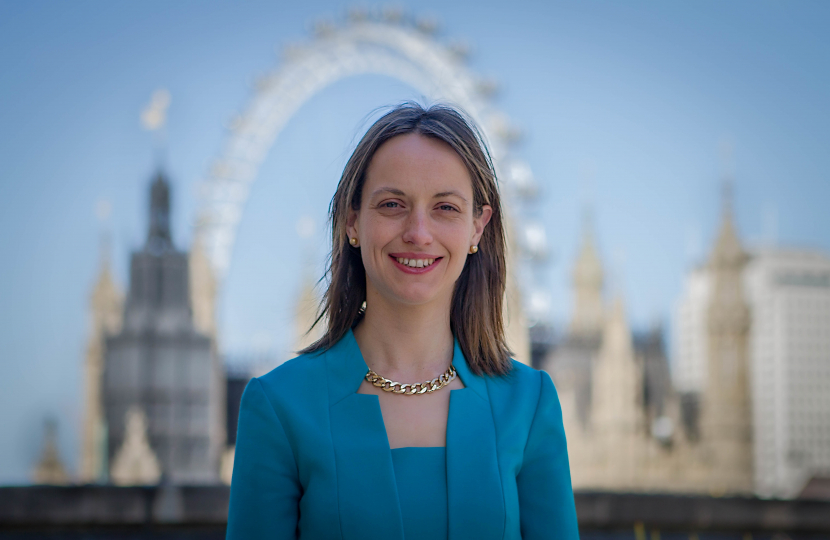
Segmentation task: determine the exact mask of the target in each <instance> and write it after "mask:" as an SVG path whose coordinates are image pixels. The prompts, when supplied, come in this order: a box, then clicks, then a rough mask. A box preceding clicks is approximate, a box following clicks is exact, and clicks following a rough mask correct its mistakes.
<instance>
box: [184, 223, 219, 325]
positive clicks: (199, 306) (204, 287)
mask: <svg viewBox="0 0 830 540" xmlns="http://www.w3.org/2000/svg"><path fill="white" fill-rule="evenodd" d="M189 262H190V264H189V265H188V269H189V272H190V298H191V301H192V303H193V325H194V326H195V327H196V329H197V330H198V331H199V332H202V333H203V334H207V335H209V336H211V337H212V338H213V339H214V342H215V341H216V337H217V335H216V289H217V284H216V278H215V277H214V273H213V268H212V266H211V264H210V260H209V259H208V257H207V254H206V253H205V250H204V246H203V245H202V239H201V238H198V237H197V238H196V240H195V241H194V242H193V247H192V248H191V250H190V261H189Z"/></svg>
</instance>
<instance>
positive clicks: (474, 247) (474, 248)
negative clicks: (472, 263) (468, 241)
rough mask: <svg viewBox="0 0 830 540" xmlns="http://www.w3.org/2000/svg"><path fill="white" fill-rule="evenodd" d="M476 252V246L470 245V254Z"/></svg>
mask: <svg viewBox="0 0 830 540" xmlns="http://www.w3.org/2000/svg"><path fill="white" fill-rule="evenodd" d="M473 253H478V246H470V255H472V254H473Z"/></svg>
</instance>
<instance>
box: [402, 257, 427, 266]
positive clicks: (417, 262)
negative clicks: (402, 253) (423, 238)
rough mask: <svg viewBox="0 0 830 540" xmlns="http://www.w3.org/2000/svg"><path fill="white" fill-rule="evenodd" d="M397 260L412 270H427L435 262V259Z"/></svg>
mask: <svg viewBox="0 0 830 540" xmlns="http://www.w3.org/2000/svg"><path fill="white" fill-rule="evenodd" d="M395 260H397V261H398V262H399V263H401V264H402V265H404V266H408V267H410V268H425V267H427V266H429V265H431V264H432V263H434V262H435V259H404V258H403V257H398V258H397V259H395Z"/></svg>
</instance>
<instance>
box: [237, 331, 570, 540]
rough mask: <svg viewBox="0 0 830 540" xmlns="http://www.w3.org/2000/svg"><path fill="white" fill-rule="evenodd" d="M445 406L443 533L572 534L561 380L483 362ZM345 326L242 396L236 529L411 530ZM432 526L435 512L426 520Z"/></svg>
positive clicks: (258, 535) (346, 536) (386, 538)
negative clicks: (501, 371) (334, 338)
mask: <svg viewBox="0 0 830 540" xmlns="http://www.w3.org/2000/svg"><path fill="white" fill-rule="evenodd" d="M452 363H453V365H454V366H455V369H456V371H457V372H458V377H459V378H460V379H461V382H463V383H464V386H465V388H461V389H458V390H451V391H450V409H449V414H448V416H447V433H446V435H447V446H446V479H447V538H449V539H450V540H467V539H469V538H475V539H476V540H519V539H521V540H537V539H550V538H556V539H557V540H576V539H578V538H579V531H578V529H577V522H576V510H575V508H574V498H573V491H572V490H571V477H570V470H569V468H568V446H567V443H566V442H565V430H564V429H563V426H562V410H561V409H560V407H559V398H558V397H557V395H556V388H554V386H553V382H552V381H551V379H550V377H549V376H548V374H547V373H545V372H544V371H536V370H535V369H532V368H530V367H528V366H526V365H524V364H519V363H518V362H513V367H512V369H511V371H510V373H508V374H507V375H504V376H499V377H490V376H486V375H476V374H474V373H473V372H472V371H471V370H470V368H469V366H467V361H466V360H465V358H464V355H463V354H462V353H461V348H460V347H459V346H458V343H457V342H456V344H455V349H454V351H453V360H452ZM368 370H369V368H368V367H367V366H366V362H365V361H364V360H363V355H362V354H361V352H360V347H358V345H357V341H356V340H355V338H354V334H353V333H352V332H351V331H349V332H347V333H346V335H344V336H343V339H341V340H340V341H339V342H337V343H336V344H335V345H334V346H333V347H331V348H330V349H328V350H327V351H320V352H316V353H313V354H306V355H303V356H300V357H299V358H295V359H294V360H290V361H288V362H286V363H284V364H282V365H281V366H279V367H278V368H276V369H274V370H273V371H271V372H270V373H268V374H266V375H263V376H262V377H256V378H254V379H252V380H251V382H250V383H248V386H247V387H246V388H245V393H244V394H243V395H242V402H241V404H240V408H239V428H238V431H237V436H236V454H235V458H234V465H233V482H232V484H231V497H230V507H229V510H228V527H227V538H228V539H229V540H259V539H263V540H264V539H266V538H267V539H269V540H287V539H295V538H302V539H303V540H318V539H319V540H322V539H337V540H381V539H383V540H404V516H403V511H402V507H401V504H400V501H399V496H398V487H397V484H396V481H395V467H394V460H393V458H392V451H391V450H390V449H389V440H388V439H387V436H386V426H385V425H384V423H383V415H382V414H381V410H380V402H379V401H378V396H376V395H373V394H358V393H357V390H358V388H359V387H360V384H361V382H362V381H363V377H364V376H365V375H366V372H367V371H368ZM426 525H427V526H428V525H429V524H426Z"/></svg>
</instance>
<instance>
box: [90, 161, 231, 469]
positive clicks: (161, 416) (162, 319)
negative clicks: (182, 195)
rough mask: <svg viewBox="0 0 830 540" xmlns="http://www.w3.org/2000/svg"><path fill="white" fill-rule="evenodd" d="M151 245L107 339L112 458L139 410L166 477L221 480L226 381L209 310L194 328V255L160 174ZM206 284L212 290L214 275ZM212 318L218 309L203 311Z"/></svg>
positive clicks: (135, 260)
mask: <svg viewBox="0 0 830 540" xmlns="http://www.w3.org/2000/svg"><path fill="white" fill-rule="evenodd" d="M149 229H150V230H149V234H148V237H147V242H146V244H145V246H144V248H143V249H142V250H141V251H138V252H136V253H134V254H133V256H132V260H131V265H130V288H129V294H128V297H127V301H126V304H125V307H124V312H123V313H124V315H123V325H122V328H121V331H120V332H118V333H117V334H115V335H111V336H108V337H107V338H106V340H105V349H106V352H105V367H104V374H103V396H104V397H103V399H104V410H105V419H106V423H107V432H108V437H107V455H108V456H109V458H110V459H112V458H113V457H114V456H115V454H116V452H118V451H119V449H120V448H121V447H122V445H123V444H124V440H125V437H126V436H127V433H126V429H127V425H126V421H127V420H126V415H127V412H128V411H129V410H131V409H132V408H134V407H137V408H138V409H139V410H141V411H142V412H143V414H144V415H145V416H146V419H147V438H148V440H149V444H150V447H151V448H152V450H153V452H154V453H155V455H156V456H157V459H158V462H159V465H160V468H161V473H162V475H164V476H165V477H166V478H167V479H169V480H170V481H171V482H174V483H205V482H207V483H211V482H217V481H218V480H219V465H220V459H221V454H222V451H223V449H224V443H225V425H224V422H225V380H224V373H223V371H222V368H221V365H220V362H219V360H218V358H217V355H216V348H215V344H214V340H213V339H212V336H211V335H210V334H208V333H206V332H205V331H207V332H209V331H210V329H211V327H212V326H211V324H212V323H211V321H210V320H209V319H208V317H207V316H208V315H209V313H207V315H206V314H205V313H204V312H203V314H202V315H200V316H199V317H198V321H197V322H199V326H201V327H202V328H201V329H202V330H203V331H200V329H199V328H197V326H196V323H195V322H194V315H193V310H192V307H193V306H192V303H191V289H190V278H191V274H190V267H189V264H188V263H189V261H188V254H187V253H186V252H182V251H178V250H176V249H175V247H174V246H173V242H172V237H171V233H170V188H169V185H168V183H167V180H166V179H165V178H164V176H163V175H162V174H161V173H159V174H158V175H157V176H156V178H155V180H154V182H153V183H152V187H151V194H150V227H149ZM201 277H202V278H205V280H203V282H202V283H201V287H202V288H209V287H210V285H211V283H210V281H209V279H207V278H209V276H204V275H202V276H201ZM200 309H203V311H205V312H209V310H212V306H202V307H201V308H200Z"/></svg>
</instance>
